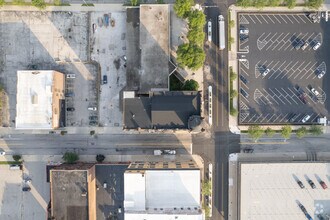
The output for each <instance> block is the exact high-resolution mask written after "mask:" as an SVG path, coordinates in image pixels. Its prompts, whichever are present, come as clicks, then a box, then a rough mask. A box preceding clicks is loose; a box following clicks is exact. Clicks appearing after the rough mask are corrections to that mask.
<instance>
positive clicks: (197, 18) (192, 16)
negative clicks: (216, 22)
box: [188, 10, 206, 31]
mask: <svg viewBox="0 0 330 220" xmlns="http://www.w3.org/2000/svg"><path fill="white" fill-rule="evenodd" d="M188 22H189V28H190V29H200V30H201V31H203V28H204V25H205V23H206V18H205V14H204V13H203V11H200V10H193V11H191V12H189V13H188Z"/></svg>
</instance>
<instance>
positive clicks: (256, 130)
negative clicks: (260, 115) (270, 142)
mask: <svg viewBox="0 0 330 220" xmlns="http://www.w3.org/2000/svg"><path fill="white" fill-rule="evenodd" d="M263 133H264V131H263V130H262V129H261V127H260V126H258V125H252V126H250V127H249V129H248V135H249V136H250V137H251V138H252V139H253V140H254V141H255V142H257V141H258V139H259V138H261V137H262V135H263Z"/></svg>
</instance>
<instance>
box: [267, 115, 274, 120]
mask: <svg viewBox="0 0 330 220" xmlns="http://www.w3.org/2000/svg"><path fill="white" fill-rule="evenodd" d="M274 116H275V114H273V115H272V117H270V118H269V119H268V120H267V122H269V121H270V120H271V119H272V118H273V117H274Z"/></svg>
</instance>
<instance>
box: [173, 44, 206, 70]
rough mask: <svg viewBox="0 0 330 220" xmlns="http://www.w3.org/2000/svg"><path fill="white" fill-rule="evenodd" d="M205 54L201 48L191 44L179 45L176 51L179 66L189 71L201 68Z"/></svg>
mask: <svg viewBox="0 0 330 220" xmlns="http://www.w3.org/2000/svg"><path fill="white" fill-rule="evenodd" d="M204 60H205V53H204V51H203V49H202V48H200V47H198V46H197V45H193V44H181V45H180V46H179V48H178V50H177V61H178V63H179V65H181V66H186V67H188V68H189V69H191V70H197V69H199V68H200V67H202V66H203V63H204Z"/></svg>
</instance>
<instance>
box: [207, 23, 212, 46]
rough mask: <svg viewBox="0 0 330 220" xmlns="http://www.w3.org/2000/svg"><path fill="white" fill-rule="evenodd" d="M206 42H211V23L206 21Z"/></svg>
mask: <svg viewBox="0 0 330 220" xmlns="http://www.w3.org/2000/svg"><path fill="white" fill-rule="evenodd" d="M207 40H208V41H210V42H211V41H212V22H211V21H208V22H207Z"/></svg>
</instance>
